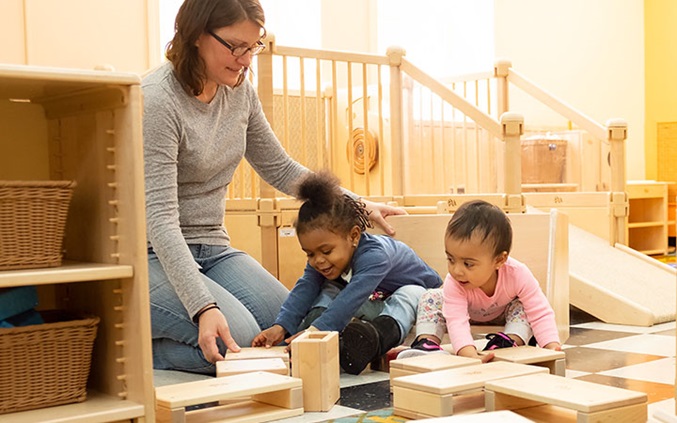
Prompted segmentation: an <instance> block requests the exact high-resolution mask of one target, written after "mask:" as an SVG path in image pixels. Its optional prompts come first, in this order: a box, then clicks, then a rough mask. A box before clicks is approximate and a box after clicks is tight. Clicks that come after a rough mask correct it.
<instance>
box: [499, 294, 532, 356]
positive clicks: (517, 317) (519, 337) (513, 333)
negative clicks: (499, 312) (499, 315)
mask: <svg viewBox="0 0 677 423" xmlns="http://www.w3.org/2000/svg"><path fill="white" fill-rule="evenodd" d="M504 333H505V334H506V335H508V336H510V338H512V339H513V340H514V341H515V342H516V343H517V345H526V343H527V342H529V340H530V339H531V337H532V336H533V334H534V332H533V330H531V325H530V324H529V322H528V321H527V315H526V313H525V312H524V306H523V305H522V302H521V301H519V300H513V301H512V302H511V303H510V304H508V306H507V307H506V309H505V332H504ZM520 341H521V342H520Z"/></svg>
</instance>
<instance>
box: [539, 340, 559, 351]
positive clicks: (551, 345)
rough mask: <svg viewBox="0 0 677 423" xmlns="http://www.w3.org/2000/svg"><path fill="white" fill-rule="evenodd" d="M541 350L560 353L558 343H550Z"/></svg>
mask: <svg viewBox="0 0 677 423" xmlns="http://www.w3.org/2000/svg"><path fill="white" fill-rule="evenodd" d="M543 348H546V349H549V350H555V351H562V345H561V344H560V343H559V342H551V343H549V344H547V345H546V346H545V347H543Z"/></svg>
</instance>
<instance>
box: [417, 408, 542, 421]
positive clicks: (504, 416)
mask: <svg viewBox="0 0 677 423" xmlns="http://www.w3.org/2000/svg"><path fill="white" fill-rule="evenodd" d="M416 421H417V422H425V423H529V422H533V420H529V419H527V418H526V417H522V416H520V415H519V414H517V413H513V412H512V411H508V410H500V411H485V412H484V413H477V414H463V415H460V416H448V417H435V418H432V419H423V420H416Z"/></svg>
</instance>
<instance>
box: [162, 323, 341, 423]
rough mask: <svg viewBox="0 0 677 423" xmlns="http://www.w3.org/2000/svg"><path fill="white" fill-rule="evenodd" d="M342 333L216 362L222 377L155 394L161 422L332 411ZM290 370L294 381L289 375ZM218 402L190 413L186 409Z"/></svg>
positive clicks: (323, 334) (319, 334)
mask: <svg viewBox="0 0 677 423" xmlns="http://www.w3.org/2000/svg"><path fill="white" fill-rule="evenodd" d="M338 360H339V359H338V333H337V332H310V331H309V332H305V333H303V334H301V335H300V336H298V337H297V338H296V339H294V341H292V343H291V365H290V359H289V353H288V352H287V347H270V348H263V347H261V348H242V350H241V351H240V352H238V353H228V354H226V357H225V360H224V361H221V362H218V363H217V366H216V368H217V377H216V378H215V379H206V380H201V381H197V382H189V383H181V384H176V385H169V386H162V387H158V388H156V389H155V397H156V414H157V415H156V419H157V421H158V422H159V423H163V422H171V423H184V422H185V421H186V417H187V415H188V417H190V419H191V420H199V421H219V422H245V421H246V422H266V421H271V420H279V419H283V418H287V417H293V416H298V415H301V414H303V413H304V411H328V410H329V409H331V407H333V406H334V404H335V403H336V401H338V399H339V395H340V381H339V374H340V367H339V361H338ZM290 367H291V376H289V373H290ZM212 402H218V403H219V405H218V406H208V407H204V408H198V409H194V410H191V411H186V407H194V406H198V405H202V404H208V403H212Z"/></svg>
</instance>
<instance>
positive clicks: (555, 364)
mask: <svg viewBox="0 0 677 423" xmlns="http://www.w3.org/2000/svg"><path fill="white" fill-rule="evenodd" d="M488 353H494V355H495V357H494V361H510V362H512V363H520V364H533V365H534V366H543V367H547V368H548V369H549V370H550V373H551V374H553V375H558V376H564V373H565V371H566V354H565V353H564V351H554V350H548V349H545V348H539V347H532V346H529V345H524V346H521V347H514V348H499V349H497V350H492V351H481V352H480V355H485V354H488Z"/></svg>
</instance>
